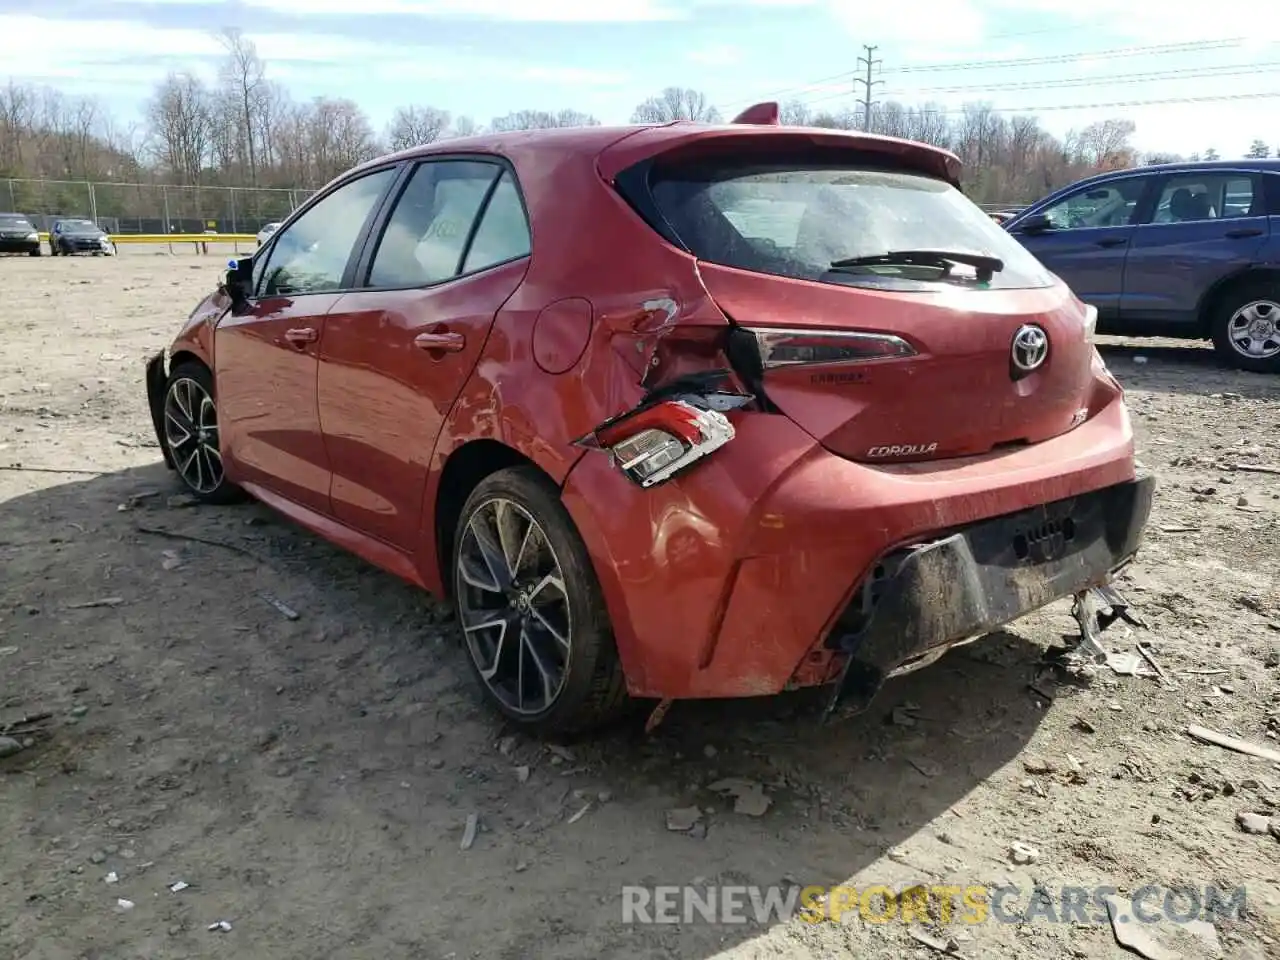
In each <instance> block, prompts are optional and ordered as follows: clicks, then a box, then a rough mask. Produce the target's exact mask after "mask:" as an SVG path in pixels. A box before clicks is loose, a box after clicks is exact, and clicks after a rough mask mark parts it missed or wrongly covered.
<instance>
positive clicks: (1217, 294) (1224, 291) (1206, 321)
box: [1200, 267, 1280, 337]
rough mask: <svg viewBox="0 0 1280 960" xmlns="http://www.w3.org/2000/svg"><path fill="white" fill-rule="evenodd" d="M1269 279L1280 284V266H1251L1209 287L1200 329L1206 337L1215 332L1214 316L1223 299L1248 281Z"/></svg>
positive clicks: (1203, 300) (1202, 303) (1205, 297)
mask: <svg viewBox="0 0 1280 960" xmlns="http://www.w3.org/2000/svg"><path fill="white" fill-rule="evenodd" d="M1259 280H1267V281H1270V282H1272V283H1275V284H1277V285H1280V267H1250V268H1248V269H1246V270H1243V271H1241V272H1240V273H1234V274H1232V275H1231V276H1229V277H1226V278H1225V279H1222V280H1219V281H1218V282H1217V283H1216V284H1214V285H1213V286H1212V287H1210V288H1209V291H1208V293H1206V294H1205V295H1204V297H1203V298H1202V299H1201V301H1200V331H1201V334H1202V335H1203V336H1205V337H1209V336H1211V335H1212V333H1213V318H1214V317H1215V316H1216V315H1217V313H1218V310H1219V309H1220V308H1221V307H1222V303H1223V301H1224V300H1225V299H1226V298H1227V297H1229V296H1231V295H1232V293H1234V292H1235V290H1236V288H1237V287H1240V286H1242V285H1244V284H1246V283H1256V282H1258V281H1259Z"/></svg>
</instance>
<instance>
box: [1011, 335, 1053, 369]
mask: <svg viewBox="0 0 1280 960" xmlns="http://www.w3.org/2000/svg"><path fill="white" fill-rule="evenodd" d="M1011 352H1012V357H1013V366H1014V369H1015V370H1019V371H1021V372H1022V373H1030V372H1031V371H1032V370H1035V369H1038V368H1039V366H1040V365H1041V364H1042V363H1044V358H1045V357H1047V356H1049V335H1048V334H1047V333H1045V332H1044V329H1043V328H1042V327H1037V326H1035V325H1034V324H1031V323H1027V324H1023V325H1022V326H1021V327H1019V328H1018V332H1017V333H1015V334H1014V335H1013V348H1012V351H1011Z"/></svg>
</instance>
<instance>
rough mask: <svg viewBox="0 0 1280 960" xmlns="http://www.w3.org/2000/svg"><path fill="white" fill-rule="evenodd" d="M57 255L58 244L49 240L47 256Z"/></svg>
mask: <svg viewBox="0 0 1280 960" xmlns="http://www.w3.org/2000/svg"><path fill="white" fill-rule="evenodd" d="M57 255H58V245H57V244H56V243H54V242H53V241H52V240H50V241H49V256H51V257H56V256H57Z"/></svg>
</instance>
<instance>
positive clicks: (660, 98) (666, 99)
mask: <svg viewBox="0 0 1280 960" xmlns="http://www.w3.org/2000/svg"><path fill="white" fill-rule="evenodd" d="M720 119H721V118H720V111H719V110H717V109H716V108H715V107H713V106H712V105H711V103H710V101H708V100H707V95H706V94H705V93H703V92H702V91H701V90H692V89H690V88H688V87H667V88H666V89H665V90H663V91H662V92H661V93H660V94H658V95H657V96H656V97H650V98H649V99H648V100H646V101H644V103H642V104H640V105H639V106H637V107H636V109H635V112H634V113H632V114H631V122H632V123H671V122H672V121H673V120H696V121H699V122H701V123H719V122H720Z"/></svg>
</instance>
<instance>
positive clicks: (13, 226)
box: [0, 213, 40, 257]
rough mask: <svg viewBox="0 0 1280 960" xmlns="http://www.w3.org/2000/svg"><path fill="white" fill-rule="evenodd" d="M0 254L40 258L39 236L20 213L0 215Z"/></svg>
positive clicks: (31, 224)
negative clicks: (22, 254) (17, 254)
mask: <svg viewBox="0 0 1280 960" xmlns="http://www.w3.org/2000/svg"><path fill="white" fill-rule="evenodd" d="M0 253H25V254H28V255H30V256H33V257H38V256H40V234H39V233H38V232H37V231H36V228H35V224H33V223H32V222H31V221H30V220H28V219H27V218H26V217H25V216H23V215H22V214H20V213H0Z"/></svg>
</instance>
